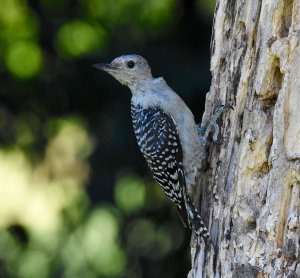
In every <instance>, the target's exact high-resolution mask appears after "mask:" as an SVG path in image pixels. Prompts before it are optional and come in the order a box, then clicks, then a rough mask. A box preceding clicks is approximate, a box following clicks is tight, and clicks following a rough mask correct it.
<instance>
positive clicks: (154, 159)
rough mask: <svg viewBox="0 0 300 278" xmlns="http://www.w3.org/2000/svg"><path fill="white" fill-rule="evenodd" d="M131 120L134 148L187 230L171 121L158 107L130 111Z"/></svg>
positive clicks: (180, 158)
mask: <svg viewBox="0 0 300 278" xmlns="http://www.w3.org/2000/svg"><path fill="white" fill-rule="evenodd" d="M132 119H133V126H134V130H135V135H136V138H137V142H138V145H139V147H140V149H141V152H142V154H143V155H144V157H145V158H146V161H147V163H148V166H149V168H150V170H151V172H152V174H153V177H154V179H155V180H156V181H157V182H158V183H159V185H160V186H161V188H162V189H163V190H164V192H165V194H166V195H167V197H168V198H170V199H171V200H172V201H173V202H174V203H175V204H176V205H177V208H178V212H179V216H180V218H181V220H182V222H183V224H184V225H185V226H189V224H188V223H189V222H188V217H187V213H186V207H185V199H184V194H185V192H186V189H185V188H186V185H185V176H184V170H183V164H182V161H183V152H182V146H181V143H180V138H179V134H178V130H177V127H176V123H175V121H174V120H173V118H172V117H171V116H169V115H168V114H166V113H165V112H164V111H163V110H162V109H160V108H158V107H151V108H147V109H142V108H137V107H132Z"/></svg>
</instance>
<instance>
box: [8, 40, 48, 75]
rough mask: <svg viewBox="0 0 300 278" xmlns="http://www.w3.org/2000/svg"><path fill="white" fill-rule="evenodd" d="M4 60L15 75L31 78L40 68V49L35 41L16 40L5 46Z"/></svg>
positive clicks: (41, 60)
mask: <svg viewBox="0 0 300 278" xmlns="http://www.w3.org/2000/svg"><path fill="white" fill-rule="evenodd" d="M5 62H6V66H7V68H8V70H9V71H10V72H11V73H12V74H14V75H15V76H16V77H19V78H24V79H26V78H31V77H34V76H36V75H37V74H38V73H39V72H40V70H41V68H42V63H43V57H42V51H41V49H40V48H39V46H38V45H37V44H36V43H33V42H30V41H16V42H14V43H12V44H10V45H9V47H8V48H7V51H6V55H5Z"/></svg>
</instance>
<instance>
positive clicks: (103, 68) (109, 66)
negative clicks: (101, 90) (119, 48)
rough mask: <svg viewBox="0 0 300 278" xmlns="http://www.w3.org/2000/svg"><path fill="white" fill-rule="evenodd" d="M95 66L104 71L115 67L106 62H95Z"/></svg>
mask: <svg viewBox="0 0 300 278" xmlns="http://www.w3.org/2000/svg"><path fill="white" fill-rule="evenodd" d="M93 67H94V68H96V69H98V70H104V71H109V70H113V69H115V67H114V66H112V65H111V64H106V63H100V64H94V65H93Z"/></svg>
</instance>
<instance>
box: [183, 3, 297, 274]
mask: <svg viewBox="0 0 300 278" xmlns="http://www.w3.org/2000/svg"><path fill="white" fill-rule="evenodd" d="M299 40H300V0H251V1H250V0H249V1H245V0H236V1H234V0H218V1H217V4H216V10H215V19H214V35H213V38H212V45H211V54H212V58H211V72H212V84H211V89H210V92H209V93H208V94H207V99H206V110H205V114H204V116H203V122H204V123H206V122H207V121H208V119H209V116H210V115H211V114H212V113H213V110H215V109H216V106H217V105H218V104H224V103H226V104H230V105H232V106H233V107H234V110H233V111H227V112H226V113H225V114H224V115H223V122H222V132H221V133H222V135H221V137H222V139H221V142H220V144H219V145H218V144H213V145H212V146H211V147H210V150H209V166H208V168H207V169H206V171H204V172H203V174H202V177H201V180H200V181H199V184H201V186H200V185H199V192H198V195H197V194H196V196H198V197H197V198H198V200H200V199H201V200H200V201H199V204H200V205H199V206H200V208H201V214H202V216H203V218H204V220H205V222H206V223H207V224H208V227H209V230H210V232H211V235H212V238H213V244H214V247H215V249H214V250H213V249H211V250H208V251H205V250H203V245H202V248H201V250H200V251H199V250H198V248H196V247H195V246H196V245H195V244H194V245H193V247H192V262H193V266H192V270H191V271H190V273H189V277H300V266H299V254H300V253H299V252H300V251H299V238H300V227H299V222H300V219H299V213H300V160H299V159H300V112H299V111H300V44H299ZM200 191H201V192H200ZM199 196H201V198H200V197H199Z"/></svg>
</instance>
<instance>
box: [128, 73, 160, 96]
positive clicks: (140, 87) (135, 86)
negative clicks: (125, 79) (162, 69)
mask: <svg viewBox="0 0 300 278" xmlns="http://www.w3.org/2000/svg"><path fill="white" fill-rule="evenodd" d="M153 79H154V78H152V77H151V78H145V79H139V80H138V81H137V82H134V83H132V84H129V88H130V90H131V92H132V95H143V94H146V93H148V92H149V91H152V90H153Z"/></svg>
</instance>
